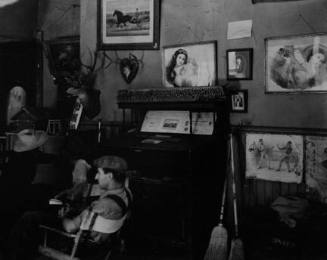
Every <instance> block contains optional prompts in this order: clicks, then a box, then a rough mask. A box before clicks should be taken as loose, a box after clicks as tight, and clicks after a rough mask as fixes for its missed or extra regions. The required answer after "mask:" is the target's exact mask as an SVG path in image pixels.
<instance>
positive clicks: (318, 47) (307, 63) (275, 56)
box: [266, 34, 327, 93]
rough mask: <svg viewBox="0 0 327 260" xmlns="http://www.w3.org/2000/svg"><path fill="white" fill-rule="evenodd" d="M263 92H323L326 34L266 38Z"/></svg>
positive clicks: (325, 84) (326, 74)
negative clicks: (264, 88)
mask: <svg viewBox="0 0 327 260" xmlns="http://www.w3.org/2000/svg"><path fill="white" fill-rule="evenodd" d="M266 91H267V92H268V93H272V92H300V91H301V92H326V91H327V35H323V34H314V35H305V36H293V37H286V38H272V39H266Z"/></svg>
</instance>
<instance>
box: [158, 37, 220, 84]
mask: <svg viewBox="0 0 327 260" xmlns="http://www.w3.org/2000/svg"><path fill="white" fill-rule="evenodd" d="M216 61H217V41H209V42H199V43H190V44H179V45H173V46H165V47H163V50H162V75H163V85H164V86H165V87H170V88H174V87H175V88H180V87H209V86H214V85H215V84H216V82H217V62H216Z"/></svg>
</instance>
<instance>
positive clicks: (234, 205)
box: [230, 134, 238, 237]
mask: <svg viewBox="0 0 327 260" xmlns="http://www.w3.org/2000/svg"><path fill="white" fill-rule="evenodd" d="M230 155H231V156H230V158H231V172H232V189H233V207H234V223H235V236H236V237H238V219H237V201H236V200H237V198H236V184H235V169H234V150H233V134H230Z"/></svg>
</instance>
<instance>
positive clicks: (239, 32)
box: [227, 20, 252, 40]
mask: <svg viewBox="0 0 327 260" xmlns="http://www.w3.org/2000/svg"><path fill="white" fill-rule="evenodd" d="M251 31H252V20H243V21H235V22H230V23H228V30H227V39H228V40H232V39H241V38H247V37H251Z"/></svg>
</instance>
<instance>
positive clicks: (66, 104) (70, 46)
mask: <svg viewBox="0 0 327 260" xmlns="http://www.w3.org/2000/svg"><path fill="white" fill-rule="evenodd" d="M46 55H47V58H48V64H49V69H50V73H51V75H52V77H53V79H54V83H55V84H56V85H57V86H58V98H57V106H58V107H60V114H59V116H61V117H63V118H68V117H70V116H71V113H72V109H73V106H74V103H75V97H73V96H72V95H71V94H69V93H68V89H71V88H79V87H80V77H79V76H80V70H81V60H80V40H79V37H75V36H74V37H64V38H58V39H54V40H50V41H47V42H46Z"/></svg>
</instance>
